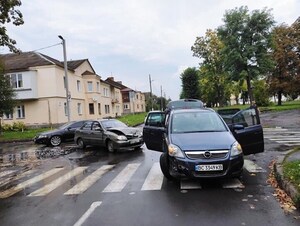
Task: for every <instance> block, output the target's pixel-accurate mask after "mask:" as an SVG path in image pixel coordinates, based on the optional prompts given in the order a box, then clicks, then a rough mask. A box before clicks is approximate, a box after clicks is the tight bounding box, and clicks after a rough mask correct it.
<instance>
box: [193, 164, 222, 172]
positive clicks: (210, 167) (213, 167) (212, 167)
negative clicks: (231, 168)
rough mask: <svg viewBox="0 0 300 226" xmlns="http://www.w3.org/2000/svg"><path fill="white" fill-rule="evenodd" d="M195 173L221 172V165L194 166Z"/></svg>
mask: <svg viewBox="0 0 300 226" xmlns="http://www.w3.org/2000/svg"><path fill="white" fill-rule="evenodd" d="M195 170H196V171H221V170H223V165H222V164H214V165H196V166H195Z"/></svg>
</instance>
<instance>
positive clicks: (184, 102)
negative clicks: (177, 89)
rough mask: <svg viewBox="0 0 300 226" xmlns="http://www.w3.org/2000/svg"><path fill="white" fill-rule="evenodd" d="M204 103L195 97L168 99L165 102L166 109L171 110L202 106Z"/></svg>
mask: <svg viewBox="0 0 300 226" xmlns="http://www.w3.org/2000/svg"><path fill="white" fill-rule="evenodd" d="M203 107H204V104H203V102H202V101H201V100H197V99H180V100H174V101H170V102H169V103H168V104H167V107H166V111H173V110H174V109H191V108H193V109H194V108H203Z"/></svg>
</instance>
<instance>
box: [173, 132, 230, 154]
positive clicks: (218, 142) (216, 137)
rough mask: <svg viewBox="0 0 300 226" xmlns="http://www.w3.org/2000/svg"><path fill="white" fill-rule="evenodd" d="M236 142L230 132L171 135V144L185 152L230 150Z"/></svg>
mask: <svg viewBox="0 0 300 226" xmlns="http://www.w3.org/2000/svg"><path fill="white" fill-rule="evenodd" d="M234 141H235V138H234V137H233V135H232V134H231V133H230V132H228V131H226V132H200V133H180V134H171V143H173V144H175V145H177V146H179V147H180V149H181V150H183V151H193V150H195V151H196V150H217V149H230V148H231V145H232V144H233V143H234Z"/></svg>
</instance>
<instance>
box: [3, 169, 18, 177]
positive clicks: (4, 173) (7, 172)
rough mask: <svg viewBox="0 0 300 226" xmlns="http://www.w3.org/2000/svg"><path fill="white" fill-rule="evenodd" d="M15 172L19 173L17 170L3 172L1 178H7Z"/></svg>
mask: <svg viewBox="0 0 300 226" xmlns="http://www.w3.org/2000/svg"><path fill="white" fill-rule="evenodd" d="M14 172H17V170H7V171H4V172H1V173H0V177H5V176H7V175H9V174H12V173H14Z"/></svg>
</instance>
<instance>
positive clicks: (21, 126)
mask: <svg viewBox="0 0 300 226" xmlns="http://www.w3.org/2000/svg"><path fill="white" fill-rule="evenodd" d="M2 130H3V131H20V132H23V131H24V130H26V126H25V123H24V122H13V124H3V125H2Z"/></svg>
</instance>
